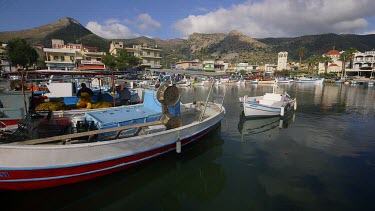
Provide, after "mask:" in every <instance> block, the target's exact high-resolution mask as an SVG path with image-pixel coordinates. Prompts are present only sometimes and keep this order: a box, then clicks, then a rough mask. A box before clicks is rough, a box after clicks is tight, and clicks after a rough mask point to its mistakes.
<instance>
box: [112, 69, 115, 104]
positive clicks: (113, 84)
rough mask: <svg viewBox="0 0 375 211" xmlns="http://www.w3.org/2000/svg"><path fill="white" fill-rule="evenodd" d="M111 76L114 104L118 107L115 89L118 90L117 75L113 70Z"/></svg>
mask: <svg viewBox="0 0 375 211" xmlns="http://www.w3.org/2000/svg"><path fill="white" fill-rule="evenodd" d="M111 78H112V90H113V95H112V97H113V106H114V107H116V94H115V91H116V85H115V75H114V73H113V71H112V75H111Z"/></svg>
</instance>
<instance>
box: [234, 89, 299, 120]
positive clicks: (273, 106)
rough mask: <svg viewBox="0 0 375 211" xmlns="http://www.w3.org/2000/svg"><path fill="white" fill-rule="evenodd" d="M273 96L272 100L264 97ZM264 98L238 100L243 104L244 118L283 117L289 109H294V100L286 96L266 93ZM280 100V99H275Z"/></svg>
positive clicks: (245, 97)
mask: <svg viewBox="0 0 375 211" xmlns="http://www.w3.org/2000/svg"><path fill="white" fill-rule="evenodd" d="M266 95H267V97H269V96H271V97H272V96H275V98H274V99H267V98H266V97H265V96H266ZM266 95H264V96H256V97H247V96H244V97H242V98H240V102H241V103H242V104H243V111H244V115H245V116H246V117H271V116H284V115H285V114H286V113H287V112H288V111H289V110H291V108H294V103H295V100H293V99H290V98H289V97H287V96H286V95H279V94H271V93H266ZM277 98H280V99H277Z"/></svg>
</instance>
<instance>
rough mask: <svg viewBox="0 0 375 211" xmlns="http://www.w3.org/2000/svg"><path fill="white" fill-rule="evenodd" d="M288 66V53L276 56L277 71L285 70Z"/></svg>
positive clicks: (283, 52) (280, 53) (284, 52)
mask: <svg viewBox="0 0 375 211" xmlns="http://www.w3.org/2000/svg"><path fill="white" fill-rule="evenodd" d="M287 64H288V52H286V51H282V52H279V53H278V54H277V68H276V69H277V70H286V69H287Z"/></svg>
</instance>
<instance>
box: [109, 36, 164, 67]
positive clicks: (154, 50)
mask: <svg viewBox="0 0 375 211" xmlns="http://www.w3.org/2000/svg"><path fill="white" fill-rule="evenodd" d="M119 50H126V51H127V52H128V53H129V55H132V56H135V57H137V58H139V59H140V66H142V67H146V68H153V69H160V68H161V60H162V56H161V51H162V50H161V49H159V48H158V46H157V45H155V46H154V47H153V46H148V45H147V44H146V43H144V44H142V45H133V46H132V47H125V46H124V43H123V42H119V41H112V42H111V44H110V46H109V54H111V55H113V56H117V55H118V52H119Z"/></svg>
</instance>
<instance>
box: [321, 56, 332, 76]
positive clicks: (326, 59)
mask: <svg viewBox="0 0 375 211" xmlns="http://www.w3.org/2000/svg"><path fill="white" fill-rule="evenodd" d="M319 62H321V63H324V74H327V72H328V64H329V63H333V60H332V58H331V57H329V56H320V58H319Z"/></svg>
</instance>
